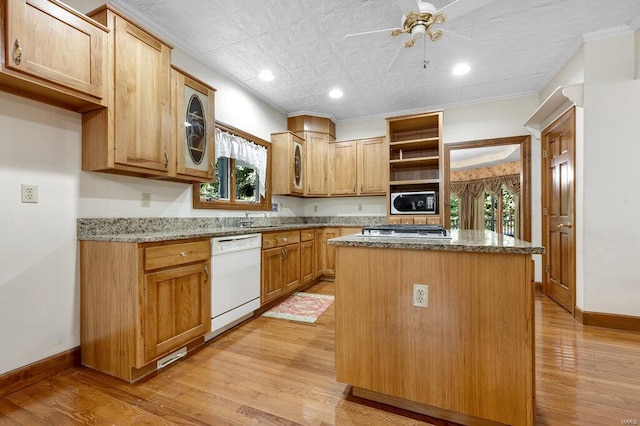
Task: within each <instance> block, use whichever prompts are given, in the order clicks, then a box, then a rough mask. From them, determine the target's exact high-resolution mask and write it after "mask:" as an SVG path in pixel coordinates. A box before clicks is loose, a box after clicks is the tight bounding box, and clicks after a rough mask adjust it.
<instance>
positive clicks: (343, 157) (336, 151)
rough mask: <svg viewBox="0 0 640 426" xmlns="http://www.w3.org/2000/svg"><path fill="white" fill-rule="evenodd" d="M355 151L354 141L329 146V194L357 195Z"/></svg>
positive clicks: (334, 143)
mask: <svg viewBox="0 0 640 426" xmlns="http://www.w3.org/2000/svg"><path fill="white" fill-rule="evenodd" d="M356 153H357V150H356V141H344V142H333V143H330V144H329V163H330V168H329V170H330V179H329V186H330V194H331V195H356V194H357V182H356V180H357V173H356V170H357V155H356Z"/></svg>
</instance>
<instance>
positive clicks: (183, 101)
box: [169, 67, 215, 182]
mask: <svg viewBox="0 0 640 426" xmlns="http://www.w3.org/2000/svg"><path fill="white" fill-rule="evenodd" d="M214 95H215V89H214V88H213V87H211V86H209V85H207V84H205V83H203V82H202V81H200V80H198V79H196V78H195V77H193V76H191V75H189V74H187V73H185V72H184V71H182V70H180V69H178V68H175V67H172V68H171V117H172V123H173V136H174V138H175V140H174V143H173V145H172V154H171V155H170V157H171V158H173V159H174V161H172V162H171V163H170V165H169V169H170V171H169V175H170V176H175V177H176V178H177V179H180V180H186V181H199V182H211V181H212V180H213V179H214V173H215V153H214V149H215V114H214Z"/></svg>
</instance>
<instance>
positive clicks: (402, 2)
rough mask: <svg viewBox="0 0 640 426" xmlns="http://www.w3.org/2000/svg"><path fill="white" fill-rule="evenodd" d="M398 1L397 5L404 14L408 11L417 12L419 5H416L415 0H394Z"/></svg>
mask: <svg viewBox="0 0 640 426" xmlns="http://www.w3.org/2000/svg"><path fill="white" fill-rule="evenodd" d="M396 3H398V7H399V8H400V10H401V11H402V13H404V14H405V15H406V14H407V13H409V12H419V11H420V7H419V6H418V2H417V1H416V0H396Z"/></svg>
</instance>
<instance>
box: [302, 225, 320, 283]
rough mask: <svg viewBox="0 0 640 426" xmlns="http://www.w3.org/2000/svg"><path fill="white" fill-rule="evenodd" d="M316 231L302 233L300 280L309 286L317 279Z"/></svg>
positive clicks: (305, 230)
mask: <svg viewBox="0 0 640 426" xmlns="http://www.w3.org/2000/svg"><path fill="white" fill-rule="evenodd" d="M315 234H316V232H315V229H304V230H302V231H300V241H301V242H300V280H301V284H307V283H310V282H311V281H313V279H314V278H316V241H315V238H316V237H315Z"/></svg>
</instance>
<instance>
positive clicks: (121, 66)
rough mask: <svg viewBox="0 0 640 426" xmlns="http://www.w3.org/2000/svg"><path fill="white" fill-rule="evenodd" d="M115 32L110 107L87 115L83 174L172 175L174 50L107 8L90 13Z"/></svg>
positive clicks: (110, 60)
mask: <svg viewBox="0 0 640 426" xmlns="http://www.w3.org/2000/svg"><path fill="white" fill-rule="evenodd" d="M89 16H91V17H92V18H94V19H95V20H97V21H98V22H100V23H102V24H103V25H105V26H106V27H107V28H109V29H110V30H111V32H110V34H109V49H108V55H107V58H108V64H109V70H110V74H109V76H108V81H107V87H108V88H109V89H110V90H109V96H108V102H107V104H108V108H106V109H103V110H99V111H92V112H88V113H85V114H83V120H82V122H83V123H82V124H83V126H82V130H83V132H82V133H83V134H82V139H83V147H82V164H83V170H94V171H117V172H120V173H125V174H135V175H142V176H168V175H169V172H170V169H169V164H170V162H171V161H174V159H172V158H170V157H171V153H172V149H171V144H172V141H173V138H172V137H171V114H170V95H171V93H170V81H171V78H170V70H171V68H170V66H171V47H169V46H168V45H167V44H165V43H163V42H162V41H160V40H158V39H157V38H155V37H154V36H152V35H150V34H149V33H147V32H146V31H144V30H142V29H141V28H139V27H138V26H136V25H134V24H133V23H132V22H130V21H129V20H128V19H127V18H125V17H124V16H121V15H120V14H119V12H118V11H117V10H115V9H113V8H112V7H111V6H109V5H105V6H103V7H101V8H100V9H97V10H96V11H94V12H91V14H90V15H89Z"/></svg>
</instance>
